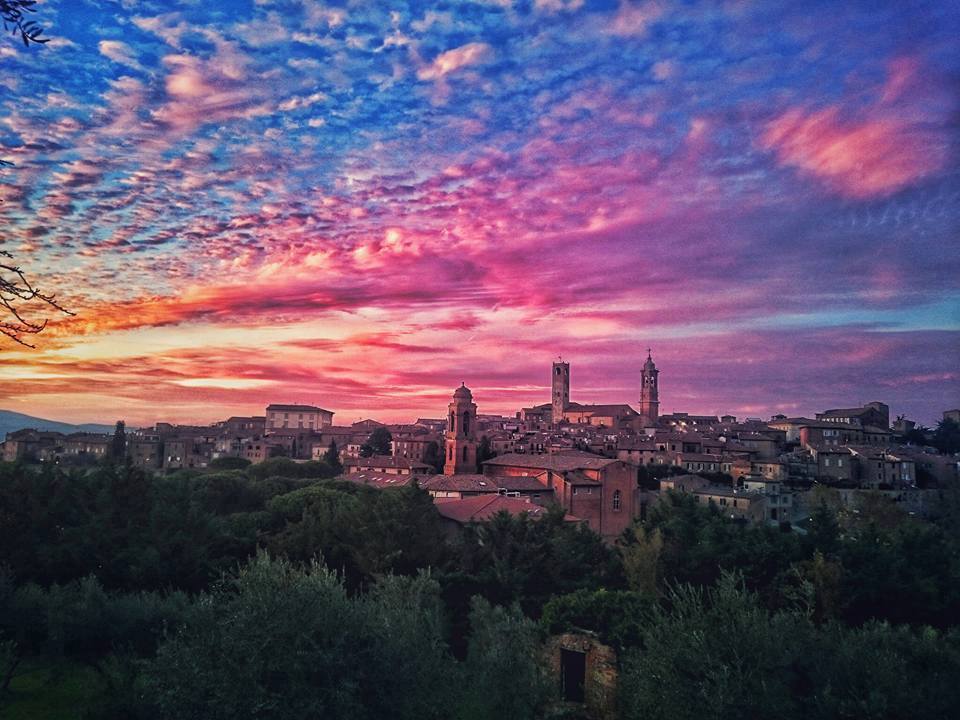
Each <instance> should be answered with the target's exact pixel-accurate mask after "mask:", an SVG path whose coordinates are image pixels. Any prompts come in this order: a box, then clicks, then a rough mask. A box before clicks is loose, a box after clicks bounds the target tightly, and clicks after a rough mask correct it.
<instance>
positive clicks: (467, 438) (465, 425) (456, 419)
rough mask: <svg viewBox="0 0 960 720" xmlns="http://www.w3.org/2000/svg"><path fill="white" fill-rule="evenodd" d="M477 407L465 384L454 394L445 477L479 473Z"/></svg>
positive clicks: (449, 414)
mask: <svg viewBox="0 0 960 720" xmlns="http://www.w3.org/2000/svg"><path fill="white" fill-rule="evenodd" d="M476 431H477V406H476V403H474V402H473V394H472V393H471V392H470V388H468V387H467V386H466V385H464V384H463V383H461V384H460V387H458V388H457V389H456V390H455V391H454V393H453V402H451V403H450V405H449V406H448V407H447V435H446V456H445V457H446V462H445V463H444V465H443V474H444V475H464V474H470V473H475V472H477V441H476Z"/></svg>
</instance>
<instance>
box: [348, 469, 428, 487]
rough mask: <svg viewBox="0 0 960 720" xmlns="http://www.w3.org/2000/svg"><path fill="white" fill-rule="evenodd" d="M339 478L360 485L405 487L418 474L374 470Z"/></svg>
mask: <svg viewBox="0 0 960 720" xmlns="http://www.w3.org/2000/svg"><path fill="white" fill-rule="evenodd" d="M337 479H338V480H347V481H348V482H352V483H357V484H358V485H370V486H371V487H375V488H378V489H380V490H383V489H384V488H391V487H405V486H407V485H410V484H412V483H413V481H414V480H415V479H417V476H416V475H387V474H385V473H372V472H354V473H346V474H344V475H341V476H339V477H338V478H337Z"/></svg>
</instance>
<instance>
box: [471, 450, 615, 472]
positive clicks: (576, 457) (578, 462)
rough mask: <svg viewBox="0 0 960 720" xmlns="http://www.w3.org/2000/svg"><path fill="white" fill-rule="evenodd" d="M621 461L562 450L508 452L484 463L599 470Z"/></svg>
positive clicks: (538, 467) (544, 468)
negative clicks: (528, 452)
mask: <svg viewBox="0 0 960 720" xmlns="http://www.w3.org/2000/svg"><path fill="white" fill-rule="evenodd" d="M616 462H620V461H619V460H616V459H613V458H605V457H600V456H599V455H593V454H591V453H585V452H575V451H571V452H562V453H556V454H554V455H522V454H520V453H507V454H505V455H498V456H497V457H495V458H493V459H491V460H487V461H485V462H484V463H483V464H484V465H493V466H498V467H522V468H534V469H539V470H553V471H555V472H567V471H570V470H599V469H600V468H605V467H607V466H608V465H611V464H613V463H616Z"/></svg>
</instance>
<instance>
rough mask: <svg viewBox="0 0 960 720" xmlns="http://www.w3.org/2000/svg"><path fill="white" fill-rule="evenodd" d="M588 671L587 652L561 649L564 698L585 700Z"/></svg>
mask: <svg viewBox="0 0 960 720" xmlns="http://www.w3.org/2000/svg"><path fill="white" fill-rule="evenodd" d="M586 673H587V654H586V653H582V652H577V651H576V650H563V649H561V650H560V689H561V691H562V692H563V699H564V700H568V701H570V702H583V679H584V677H585V676H586Z"/></svg>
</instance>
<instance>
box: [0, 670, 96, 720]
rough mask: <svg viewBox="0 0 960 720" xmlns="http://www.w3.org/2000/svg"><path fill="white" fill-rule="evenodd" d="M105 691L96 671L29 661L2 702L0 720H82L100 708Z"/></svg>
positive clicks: (0, 703) (14, 679)
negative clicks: (85, 715) (94, 709)
mask: <svg viewBox="0 0 960 720" xmlns="http://www.w3.org/2000/svg"><path fill="white" fill-rule="evenodd" d="M103 690H104V682H103V680H102V679H101V678H100V676H99V675H98V674H97V673H96V671H95V670H93V668H89V667H86V666H85V665H78V664H75V663H56V664H55V663H51V662H50V661H49V660H47V659H45V658H28V659H27V660H24V661H23V662H22V663H21V664H20V667H18V668H17V673H16V675H15V676H14V678H13V680H12V681H11V682H10V689H9V690H8V692H7V693H6V695H5V696H4V697H3V699H2V700H0V719H2V720H47V719H49V720H54V718H55V719H56V720H80V719H81V718H83V716H84V713H85V712H86V711H87V710H88V709H90V708H93V707H95V706H96V705H97V703H98V700H99V699H100V697H101V695H102V693H103Z"/></svg>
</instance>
